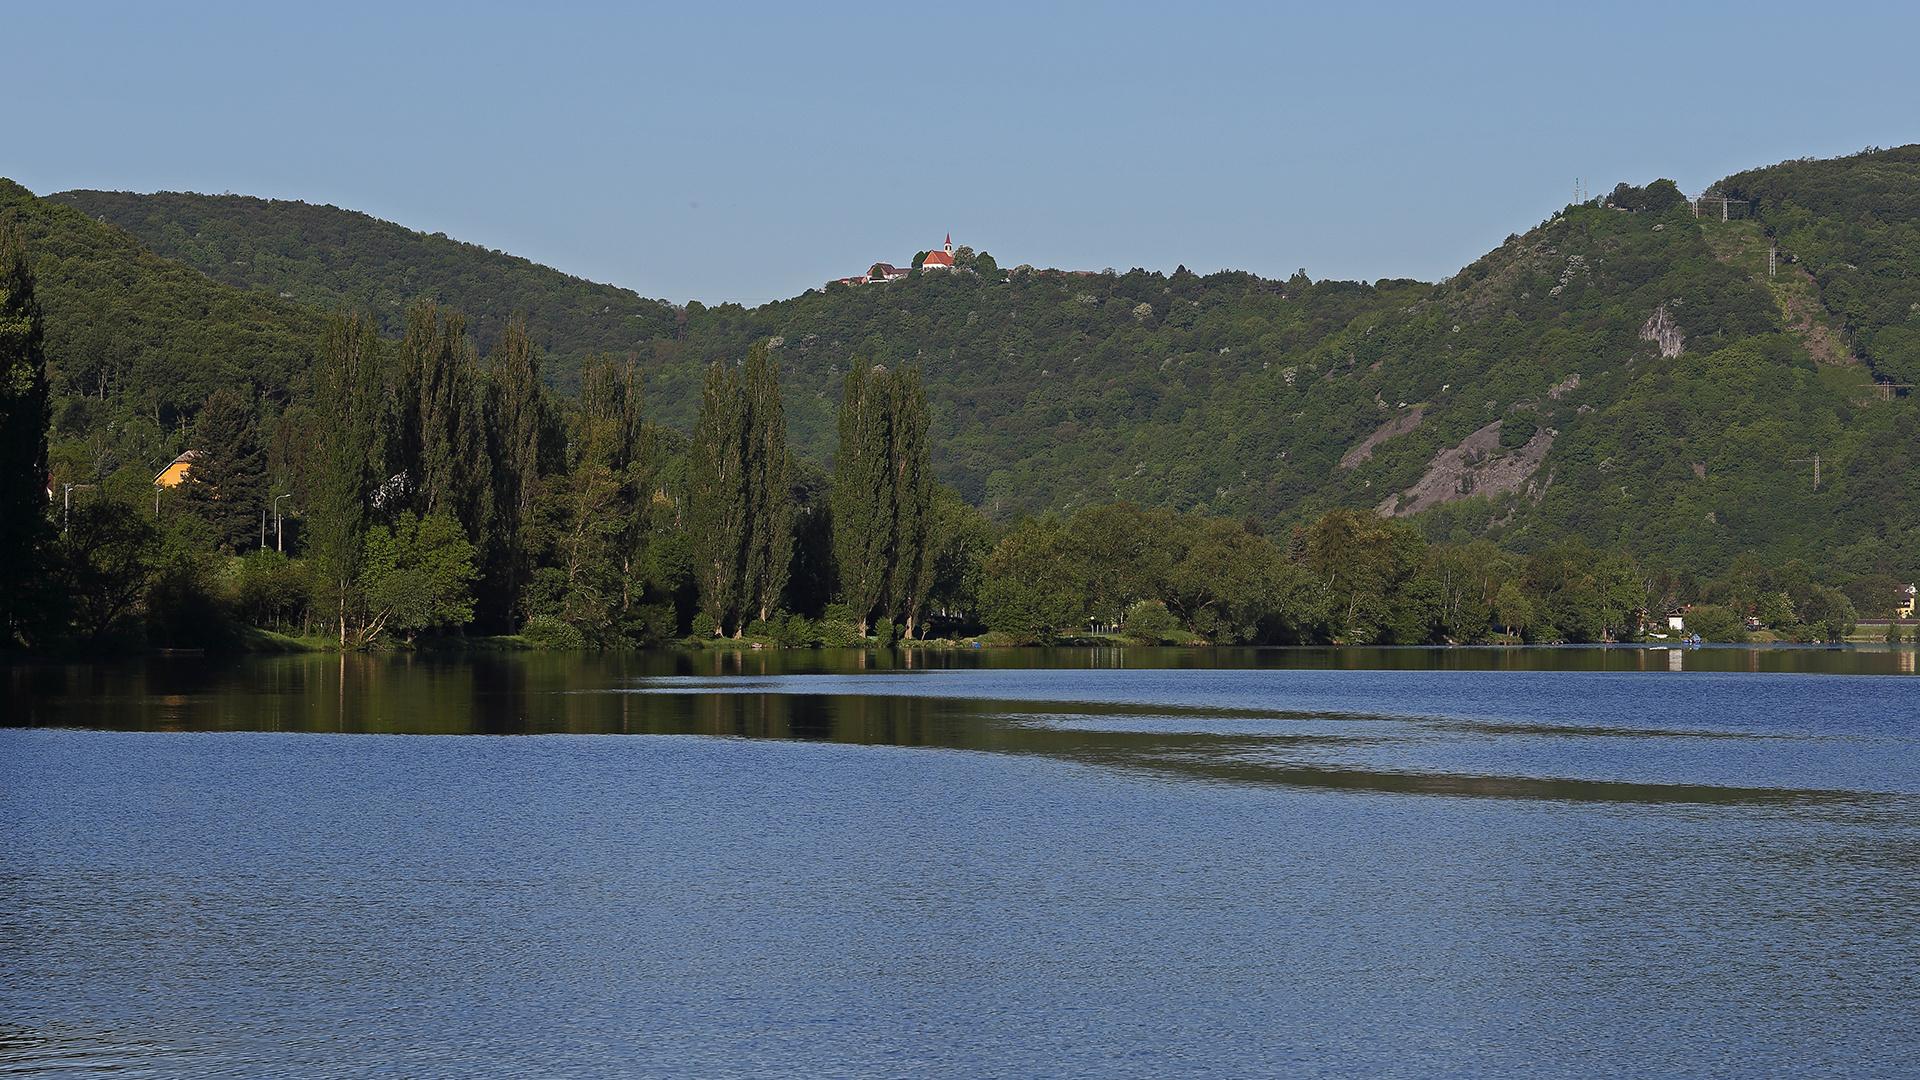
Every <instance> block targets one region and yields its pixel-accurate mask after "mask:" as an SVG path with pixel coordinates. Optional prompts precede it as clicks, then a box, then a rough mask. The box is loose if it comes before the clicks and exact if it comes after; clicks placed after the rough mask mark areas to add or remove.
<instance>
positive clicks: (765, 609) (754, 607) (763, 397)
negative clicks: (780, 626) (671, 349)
mask: <svg viewBox="0 0 1920 1080" xmlns="http://www.w3.org/2000/svg"><path fill="white" fill-rule="evenodd" d="M741 382H742V384H743V385H742V389H743V391H744V392H745V398H746V404H747V417H746V432H745V434H746V439H747V445H746V451H745V455H744V457H745V461H746V468H745V474H746V481H747V529H748V535H747V537H746V542H747V546H746V572H745V589H744V592H745V600H746V604H745V608H746V610H747V611H750V612H754V613H757V614H758V615H759V617H760V618H762V619H766V618H771V617H772V615H773V613H774V611H775V610H776V609H777V608H779V606H780V597H781V594H783V593H784V592H786V589H787V573H788V570H789V569H790V568H791V564H792V562H793V485H792V483H791V481H790V479H789V477H790V475H791V472H792V469H791V455H790V453H789V451H788V450H787V413H786V406H785V405H784V404H783V403H782V401H781V399H780V367H779V365H778V364H776V363H775V362H774V360H773V356H772V350H771V349H769V348H768V347H767V345H766V343H765V342H762V343H760V344H758V345H755V346H754V347H753V348H752V349H751V350H750V351H748V353H747V363H746V368H745V371H744V372H743V373H742V378H741ZM743 618H744V616H743Z"/></svg>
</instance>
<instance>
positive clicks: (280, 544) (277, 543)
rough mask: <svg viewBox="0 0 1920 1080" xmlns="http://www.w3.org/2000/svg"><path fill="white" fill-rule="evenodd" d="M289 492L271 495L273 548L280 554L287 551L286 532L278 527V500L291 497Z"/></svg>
mask: <svg viewBox="0 0 1920 1080" xmlns="http://www.w3.org/2000/svg"><path fill="white" fill-rule="evenodd" d="M291 498H293V496H292V495H291V494H287V495H275V496H274V497H273V549H274V550H275V551H278V552H279V553H281V554H282V555H284V554H286V553H287V544H286V534H285V533H283V532H282V531H281V529H280V500H281V499H291Z"/></svg>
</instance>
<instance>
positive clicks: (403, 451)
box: [389, 301, 493, 544]
mask: <svg viewBox="0 0 1920 1080" xmlns="http://www.w3.org/2000/svg"><path fill="white" fill-rule="evenodd" d="M394 413H395V416H394V443H395V445H394V447H393V449H392V451H391V460H390V464H389V471H390V474H401V475H404V476H405V477H406V496H405V498H404V499H403V500H401V501H400V503H399V505H396V506H393V507H390V508H389V509H392V510H393V511H394V512H396V513H397V512H398V511H399V510H401V509H409V510H412V511H413V512H414V513H416V514H418V515H419V516H421V517H427V516H430V515H433V514H439V513H445V514H451V515H453V516H454V517H455V518H457V519H458V520H459V522H460V524H461V526H462V528H464V529H465V531H466V534H467V539H468V540H470V541H472V542H474V543H476V544H478V543H481V542H482V541H483V540H484V539H485V537H486V531H487V524H488V522H489V520H490V519H491V517H492V511H493V508H492V506H491V505H490V503H491V500H490V492H489V488H490V487H491V483H492V475H491V474H492V461H491V458H490V455H489V454H488V449H487V437H486V431H485V425H484V423H483V421H484V419H485V402H484V400H483V398H482V396H481V392H480V372H479V364H478V361H477V359H476V358H475V356H474V352H473V347H472V345H471V344H470V343H469V342H468V341H467V333H466V317H465V316H463V315H461V314H460V313H459V312H457V311H452V310H444V309H442V308H440V306H439V305H438V304H435V303H433V302H432V301H427V302H424V303H420V304H415V305H414V306H413V307H411V308H409V309H408V311H407V333H406V337H405V339H403V340H402V341H401V343H400V357H399V363H398V364H397V365H396V369H395V371H394Z"/></svg>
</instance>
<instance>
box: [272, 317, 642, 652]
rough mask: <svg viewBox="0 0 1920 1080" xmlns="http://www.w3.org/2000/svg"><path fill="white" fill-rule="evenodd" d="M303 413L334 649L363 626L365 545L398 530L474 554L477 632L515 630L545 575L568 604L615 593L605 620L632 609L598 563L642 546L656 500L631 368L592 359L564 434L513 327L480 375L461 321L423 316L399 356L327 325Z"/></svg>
mask: <svg viewBox="0 0 1920 1080" xmlns="http://www.w3.org/2000/svg"><path fill="white" fill-rule="evenodd" d="M309 400H310V403H311V408H312V410H313V412H312V416H311V423H310V425H309V427H308V430H309V431H310V432H311V436H310V442H309V443H308V445H307V446H306V448H305V450H306V452H305V466H306V467H305V469H304V470H303V473H304V476H303V480H304V489H305V490H304V496H305V501H306V503H307V505H306V506H305V507H303V509H304V510H305V517H306V520H307V521H308V523H309V526H308V527H309V536H308V544H307V551H308V556H309V559H310V562H311V563H312V564H313V565H314V566H315V567H316V568H317V569H318V571H319V572H320V573H321V574H323V575H324V581H325V582H326V591H327V592H328V594H329V596H328V600H329V601H330V602H329V603H328V605H327V606H328V607H330V608H331V609H332V610H331V611H330V612H329V613H328V614H329V615H330V617H331V618H332V619H333V620H335V621H336V622H337V625H338V630H339V634H340V637H341V639H342V641H343V642H345V641H346V640H347V639H348V638H350V637H351V636H352V634H353V631H354V629H355V625H356V623H357V622H358V623H367V622H370V621H371V619H372V615H373V614H374V613H373V612H370V611H369V610H368V603H369V597H368V596H367V590H366V588H365V587H364V586H365V584H366V570H367V565H366V564H367V560H368V558H369V551H370V549H369V546H368V543H367V538H368V536H369V535H370V531H371V530H374V529H376V528H380V527H388V526H390V527H392V528H393V529H394V530H396V532H397V531H398V529H399V528H400V527H401V526H402V524H403V523H404V524H409V525H410V524H411V523H413V522H421V523H426V522H442V523H445V524H444V525H442V526H441V527H440V529H439V533H440V534H442V535H445V536H447V537H448V538H449V540H450V541H451V542H452V543H454V544H455V545H456V546H460V545H461V544H462V542H464V545H468V546H470V549H471V559H472V561H473V563H474V565H473V567H472V570H473V577H474V578H476V579H477V582H476V583H477V585H478V586H479V587H478V589H477V590H476V591H477V593H478V595H477V596H475V597H474V600H475V601H477V608H478V610H477V611H475V612H472V614H474V615H477V616H478V618H479V621H480V622H481V623H483V624H490V625H493V626H497V627H499V628H501V629H510V628H512V627H514V626H516V625H517V624H518V622H519V617H520V615H521V614H522V612H521V599H522V596H523V594H524V593H525V591H526V589H527V587H528V585H529V583H530V580H531V579H532V578H534V577H535V576H536V575H540V574H544V575H548V576H554V575H558V576H559V577H561V578H562V579H564V580H563V581H561V582H560V583H559V584H558V586H557V589H558V591H560V592H563V593H565V594H568V595H572V594H592V593H608V592H611V593H613V594H615V595H613V596H612V597H611V598H609V602H608V604H606V605H602V606H611V607H613V608H615V609H618V608H621V607H626V606H631V599H632V598H631V597H622V596H619V595H618V594H619V593H621V592H622V591H627V590H628V586H626V585H625V584H624V583H623V582H624V580H625V579H627V578H629V577H631V576H634V575H633V574H632V570H633V568H632V567H631V566H622V565H620V560H619V559H618V558H613V559H609V558H606V557H605V556H606V555H607V554H608V553H614V554H621V553H628V552H631V551H632V550H633V549H634V548H635V547H636V546H637V541H638V538H639V535H640V534H641V533H642V532H643V531H644V528H645V525H644V521H643V515H644V512H645V507H646V497H647V494H648V492H650V491H651V483H650V477H651V443H650V440H649V438H648V436H647V434H646V432H645V429H644V426H643V424H642V421H641V409H642V404H643V401H642V391H641V377H640V373H639V371H638V368H637V366H636V365H634V364H633V363H632V361H626V362H624V363H622V362H614V361H610V360H604V359H600V358H593V359H591V360H590V361H589V363H588V365H587V368H586V370H585V371H584V372H583V374H582V386H581V408H580V414H579V415H578V416H577V417H575V418H574V422H573V424H572V425H571V427H572V430H571V432H569V431H568V430H567V426H566V425H564V424H563V422H562V418H561V416H560V415H559V412H558V410H557V409H556V408H555V407H554V404H553V402H552V401H550V400H549V398H548V396H547V394H546V391H545V389H544V387H543V386H542V384H541V380H540V355H539V350H538V349H537V348H536V346H535V345H534V342H533V340H532V338H531V336H530V335H529V334H528V332H527V329H526V325H525V322H524V320H521V319H515V320H514V321H512V322H510V323H509V324H508V325H507V327H506V329H505V331H504V332H503V333H502V335H501V337H500V340H499V342H498V343H497V344H496V345H495V347H494V349H493V350H492V352H491V353H490V355H489V356H488V358H487V361H486V363H485V364H482V362H481V360H480V358H479V357H478V356H477V355H476V354H475V352H474V349H473V347H472V345H471V344H470V342H469V339H468V337H467V334H466V326H465V320H464V318H463V317H462V316H461V315H460V314H458V313H457V312H453V311H449V310H445V309H442V308H439V307H438V306H436V305H434V304H431V303H423V304H420V305H417V306H415V307H414V308H413V309H412V310H411V311H410V312H409V313H408V323H407V332H406V336H405V338H404V339H403V340H402V341H401V342H400V344H399V347H398V350H397V354H396V353H394V351H393V350H391V349H390V348H387V347H383V344H382V342H381V341H380V340H379V338H378V337H377V336H376V334H375V332H374V327H373V323H372V321H371V320H370V319H368V318H366V317H364V316H359V315H352V314H341V315H339V316H336V317H335V318H334V319H333V320H332V321H331V322H330V324H329V326H328V328H327V331H326V336H325V338H324V340H323V342H322V346H321V350H320V357H319V362H318V363H317V364H316V365H315V366H314V370H313V383H312V392H311V397H310V399H309ZM569 435H571V438H569ZM536 522H537V523H538V526H539V527H538V528H536V527H535V525H536ZM454 526H457V528H455V527H454ZM422 535H424V534H422ZM536 538H537V542H538V544H539V547H540V550H538V551H535V550H532V547H533V544H534V543H535V542H536ZM601 549H605V550H604V551H603V550H601ZM421 554H422V557H423V559H424V557H425V556H427V555H430V554H432V553H430V552H423V553H421ZM423 565H424V563H423ZM609 565H610V566H611V567H612V570H611V572H609V571H608V570H607V569H606V568H607V567H608V566H609ZM596 574H598V576H601V577H607V578H609V579H610V580H607V581H599V580H595V576H596ZM612 579H619V580H612ZM450 621H451V622H452V623H453V624H455V625H457V624H459V623H461V622H464V621H465V619H463V618H458V617H455V618H452V619H451V620H450Z"/></svg>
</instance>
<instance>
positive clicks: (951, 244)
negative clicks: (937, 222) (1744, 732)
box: [946, 233, 953, 255]
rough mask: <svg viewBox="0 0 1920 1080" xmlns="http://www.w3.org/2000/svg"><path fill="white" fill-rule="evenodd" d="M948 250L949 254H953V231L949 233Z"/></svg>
mask: <svg viewBox="0 0 1920 1080" xmlns="http://www.w3.org/2000/svg"><path fill="white" fill-rule="evenodd" d="M946 251H947V254H949V255H951V254H953V234H952V233H948V234H947V248H946Z"/></svg>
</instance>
